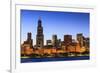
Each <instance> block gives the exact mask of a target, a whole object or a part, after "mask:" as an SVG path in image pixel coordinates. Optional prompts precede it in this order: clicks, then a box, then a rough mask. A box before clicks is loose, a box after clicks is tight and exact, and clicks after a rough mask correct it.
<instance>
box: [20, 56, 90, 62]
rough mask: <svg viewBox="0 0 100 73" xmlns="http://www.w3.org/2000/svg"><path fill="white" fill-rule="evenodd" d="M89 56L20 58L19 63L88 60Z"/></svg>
mask: <svg viewBox="0 0 100 73" xmlns="http://www.w3.org/2000/svg"><path fill="white" fill-rule="evenodd" d="M89 59H90V57H89V56H78V57H66V58H21V63H33V62H50V61H73V60H89Z"/></svg>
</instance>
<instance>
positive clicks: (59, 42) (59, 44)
mask: <svg viewBox="0 0 100 73" xmlns="http://www.w3.org/2000/svg"><path fill="white" fill-rule="evenodd" d="M58 48H61V39H58Z"/></svg>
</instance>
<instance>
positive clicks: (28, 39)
mask: <svg viewBox="0 0 100 73" xmlns="http://www.w3.org/2000/svg"><path fill="white" fill-rule="evenodd" d="M23 45H29V47H30V48H33V39H32V33H31V32H28V33H27V40H26V41H24V43H23Z"/></svg>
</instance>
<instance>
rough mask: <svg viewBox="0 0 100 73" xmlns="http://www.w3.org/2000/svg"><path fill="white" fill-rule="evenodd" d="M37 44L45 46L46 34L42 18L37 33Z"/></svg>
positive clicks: (39, 46) (40, 46)
mask: <svg viewBox="0 0 100 73" xmlns="http://www.w3.org/2000/svg"><path fill="white" fill-rule="evenodd" d="M36 46H37V48H39V49H41V48H43V46H44V34H43V27H42V21H41V18H39V20H38V27H37V35H36Z"/></svg>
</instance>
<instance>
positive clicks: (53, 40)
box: [52, 35, 58, 47]
mask: <svg viewBox="0 0 100 73" xmlns="http://www.w3.org/2000/svg"><path fill="white" fill-rule="evenodd" d="M52 46H53V47H57V46H58V39H57V35H52Z"/></svg>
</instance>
